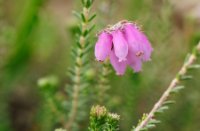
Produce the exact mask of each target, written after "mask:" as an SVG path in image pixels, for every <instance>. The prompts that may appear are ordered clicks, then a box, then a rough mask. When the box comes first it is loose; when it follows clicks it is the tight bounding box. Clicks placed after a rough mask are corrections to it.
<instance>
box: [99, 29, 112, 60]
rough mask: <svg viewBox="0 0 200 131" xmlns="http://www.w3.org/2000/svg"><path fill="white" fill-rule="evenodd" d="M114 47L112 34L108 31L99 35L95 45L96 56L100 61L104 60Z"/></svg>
mask: <svg viewBox="0 0 200 131" xmlns="http://www.w3.org/2000/svg"><path fill="white" fill-rule="evenodd" d="M111 48H112V36H111V35H110V34H108V33H106V32H102V33H101V34H100V35H99V39H98V41H97V43H96V45H95V57H96V59H97V60H98V61H104V60H105V59H106V58H107V57H108V56H109V54H110V52H111Z"/></svg>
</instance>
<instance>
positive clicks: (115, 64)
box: [110, 51, 127, 75]
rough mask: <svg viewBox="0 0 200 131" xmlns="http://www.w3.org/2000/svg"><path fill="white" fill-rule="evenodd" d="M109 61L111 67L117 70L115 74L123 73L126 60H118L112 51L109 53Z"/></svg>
mask: <svg viewBox="0 0 200 131" xmlns="http://www.w3.org/2000/svg"><path fill="white" fill-rule="evenodd" d="M110 63H111V64H112V66H113V68H114V69H115V71H116V72H117V75H123V74H124V73H125V71H126V64H127V63H126V61H121V62H119V61H118V58H117V56H116V55H115V53H114V51H112V52H111V53H110Z"/></svg>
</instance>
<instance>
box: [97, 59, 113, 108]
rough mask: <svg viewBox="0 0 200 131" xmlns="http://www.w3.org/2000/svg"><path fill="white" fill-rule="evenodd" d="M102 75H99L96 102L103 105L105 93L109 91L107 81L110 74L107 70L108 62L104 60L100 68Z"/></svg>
mask: <svg viewBox="0 0 200 131" xmlns="http://www.w3.org/2000/svg"><path fill="white" fill-rule="evenodd" d="M101 71H102V73H101V74H100V76H99V77H100V79H99V83H98V86H97V88H98V102H99V103H100V104H103V102H104V101H105V97H106V96H105V93H106V91H107V90H108V89H109V80H108V79H107V77H108V75H109V74H110V69H109V61H108V60H106V61H105V63H104V64H103V67H102V70H101Z"/></svg>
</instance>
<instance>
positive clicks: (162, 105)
mask: <svg viewBox="0 0 200 131" xmlns="http://www.w3.org/2000/svg"><path fill="white" fill-rule="evenodd" d="M199 53H200V42H199V44H198V45H197V46H195V47H194V48H193V51H192V54H189V55H188V56H187V57H186V59H185V62H184V64H183V66H182V68H181V69H180V71H179V72H178V73H177V75H176V77H175V78H174V79H173V80H172V82H171V83H170V85H169V87H168V88H167V90H166V91H165V92H164V93H163V95H162V96H161V97H160V99H159V100H158V101H157V103H156V104H155V105H154V107H153V109H152V110H151V111H150V113H149V114H146V115H145V116H143V118H142V119H141V121H139V123H138V125H137V126H136V127H133V129H132V130H133V131H142V130H148V129H150V128H153V127H155V124H157V123H160V121H158V120H156V119H155V115H156V113H162V112H164V111H165V110H167V109H168V108H169V107H168V105H169V104H171V103H174V102H173V101H169V100H168V97H169V96H170V94H172V93H177V92H179V91H180V90H181V89H183V88H184V86H183V85H181V81H183V80H188V79H191V78H192V77H191V76H188V75H187V73H188V70H189V69H197V68H199V66H200V65H196V64H194V62H195V61H196V59H197V56H198V54H199Z"/></svg>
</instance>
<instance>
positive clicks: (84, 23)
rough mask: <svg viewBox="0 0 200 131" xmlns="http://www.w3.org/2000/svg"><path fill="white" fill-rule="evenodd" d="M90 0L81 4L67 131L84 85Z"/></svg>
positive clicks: (72, 120) (72, 121)
mask: <svg viewBox="0 0 200 131" xmlns="http://www.w3.org/2000/svg"><path fill="white" fill-rule="evenodd" d="M88 1H90V0H86V2H85V3H83V10H82V14H81V15H82V19H81V27H80V30H81V34H80V36H79V41H78V44H79V45H80V46H78V47H77V49H76V58H75V60H76V62H75V67H74V76H73V93H72V107H71V111H70V116H69V119H68V121H67V123H66V124H65V128H66V129H67V130H69V131H70V130H72V129H71V128H72V125H73V123H74V122H75V119H76V117H77V113H78V107H79V101H80V93H81V86H82V85H84V84H86V83H87V82H86V81H83V78H82V72H83V68H84V65H83V63H84V59H83V57H82V56H83V55H84V54H86V53H87V52H85V50H86V44H87V36H88V33H85V32H87V31H88V30H90V29H89V22H90V18H89V17H90V16H89V13H90V7H91V5H92V2H91V1H90V5H89V6H88V5H87V4H86V3H87V2H88Z"/></svg>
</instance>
